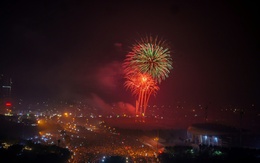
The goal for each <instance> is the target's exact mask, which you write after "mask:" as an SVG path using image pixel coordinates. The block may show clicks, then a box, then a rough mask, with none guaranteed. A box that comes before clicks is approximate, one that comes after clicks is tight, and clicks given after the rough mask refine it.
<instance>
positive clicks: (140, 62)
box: [124, 37, 172, 83]
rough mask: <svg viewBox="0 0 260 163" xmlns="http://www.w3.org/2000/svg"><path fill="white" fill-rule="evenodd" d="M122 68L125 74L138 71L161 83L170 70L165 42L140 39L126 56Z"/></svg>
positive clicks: (170, 60)
mask: <svg viewBox="0 0 260 163" xmlns="http://www.w3.org/2000/svg"><path fill="white" fill-rule="evenodd" d="M124 66H125V70H126V73H127V74H131V73H133V72H137V71H139V72H141V73H144V74H149V75H151V76H152V77H153V79H154V80H155V81H156V82H158V83H161V81H162V80H165V79H166V78H167V77H168V74H169V73H170V70H171V69H172V58H171V55H170V49H169V48H167V45H166V43H165V41H162V40H159V39H158V38H157V37H156V38H155V39H153V38H152V37H147V38H146V39H141V41H137V42H136V44H134V45H133V48H132V51H130V52H129V53H128V54H127V56H126V59H125V63H124Z"/></svg>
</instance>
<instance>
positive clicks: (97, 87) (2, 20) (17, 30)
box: [0, 0, 260, 106]
mask: <svg viewBox="0 0 260 163" xmlns="http://www.w3.org/2000/svg"><path fill="white" fill-rule="evenodd" d="M259 15H260V14H259V5H257V4H256V2H254V1H250V0H248V1H240V0H237V1H228V2H227V1H214V2H213V1H207V0H203V1H195V0H188V1H181V0H177V1H174V0H172V1H170V0H168V1H161V0H160V1H141V2H140V1H123V0H121V1H116V0H115V1H108V0H104V1H101V0H98V1H74V0H57V1H55V0H44V1H43V0H36V1H35V0H31V1H27V0H23V1H4V2H2V1H1V2H0V54H1V59H0V73H3V74H4V75H6V76H11V77H12V79H13V94H14V96H16V97H19V98H32V99H34V98H39V99H40V98H47V97H64V98H69V97H88V96H90V95H92V94H95V95H97V96H99V97H100V98H101V99H103V100H104V101H106V102H116V101H126V102H130V103H133V101H134V98H133V97H132V96H131V94H130V92H128V91H126V90H125V89H124V87H123V81H124V79H123V78H122V69H121V64H122V62H123V60H124V58H125V55H126V54H127V52H128V51H129V50H130V49H129V47H130V46H131V45H132V44H133V43H134V42H135V40H138V39H140V38H141V37H143V36H146V35H153V36H157V35H158V36H159V37H161V38H163V39H165V40H167V41H168V42H169V43H170V45H171V48H172V49H171V50H172V58H173V61H174V62H173V67H174V69H173V71H172V72H171V73H170V77H169V78H167V79H166V80H165V81H163V82H162V83H161V85H160V88H161V89H160V91H159V92H158V93H157V95H156V98H152V102H151V103H155V104H171V103H172V102H173V101H187V102H190V103H193V104H205V105H207V104H209V103H210V104H212V105H214V104H234V105H242V104H243V105H247V104H252V103H254V104H256V103H259V101H260V100H259V97H260V93H259V90H260V89H259V79H258V76H259V69H258V67H259V66H258V65H259V59H258V58H259V57H258V55H259V44H258V43H259V25H258V24H257V23H258V22H259ZM258 106H259V105H258Z"/></svg>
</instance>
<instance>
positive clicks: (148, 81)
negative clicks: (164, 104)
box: [125, 73, 159, 115]
mask: <svg viewBox="0 0 260 163" xmlns="http://www.w3.org/2000/svg"><path fill="white" fill-rule="evenodd" d="M126 79H127V80H126V82H125V87H126V88H127V89H130V91H131V92H132V94H133V95H135V96H137V97H138V100H136V114H137V113H141V114H143V115H145V112H146V109H147V106H148V101H149V99H150V96H151V95H152V94H154V95H155V94H156V92H157V91H158V90H159V87H158V85H157V83H156V82H155V81H154V80H153V78H152V77H151V76H150V75H148V74H141V73H136V74H135V75H131V76H127V77H126Z"/></svg>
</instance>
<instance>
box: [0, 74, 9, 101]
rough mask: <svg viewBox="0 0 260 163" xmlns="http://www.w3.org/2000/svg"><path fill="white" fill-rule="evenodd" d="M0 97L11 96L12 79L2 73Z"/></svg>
mask: <svg viewBox="0 0 260 163" xmlns="http://www.w3.org/2000/svg"><path fill="white" fill-rule="evenodd" d="M0 86H1V89H0V98H11V92H12V79H11V78H8V77H5V76H4V75H3V74H1V75H0Z"/></svg>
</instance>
